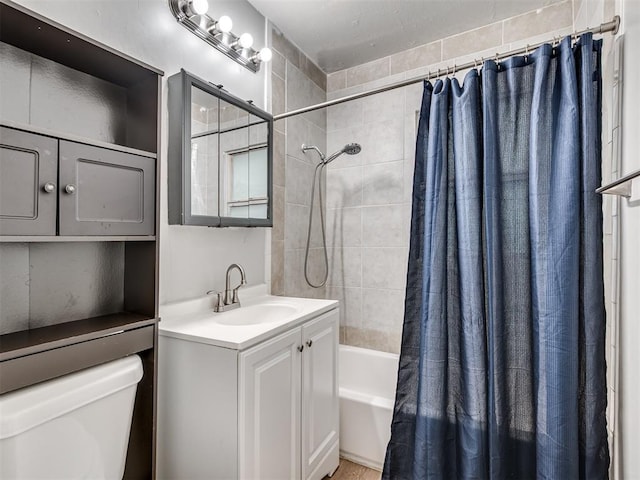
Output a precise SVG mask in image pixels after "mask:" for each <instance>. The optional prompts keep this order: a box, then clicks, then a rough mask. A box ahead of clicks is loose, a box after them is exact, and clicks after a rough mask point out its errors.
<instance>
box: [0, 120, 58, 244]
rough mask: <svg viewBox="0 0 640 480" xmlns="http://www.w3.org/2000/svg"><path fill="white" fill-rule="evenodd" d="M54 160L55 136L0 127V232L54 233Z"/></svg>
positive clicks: (24, 233) (56, 146)
mask: <svg viewBox="0 0 640 480" xmlns="http://www.w3.org/2000/svg"><path fill="white" fill-rule="evenodd" d="M57 162H58V141H57V140H55V139H53V138H49V137H44V136H42V135H36V134H34V133H28V132H22V131H20V130H14V129H12V128H7V127H0V235H55V234H56V183H57V178H58V172H57V169H58V165H57ZM45 185H46V189H45Z"/></svg>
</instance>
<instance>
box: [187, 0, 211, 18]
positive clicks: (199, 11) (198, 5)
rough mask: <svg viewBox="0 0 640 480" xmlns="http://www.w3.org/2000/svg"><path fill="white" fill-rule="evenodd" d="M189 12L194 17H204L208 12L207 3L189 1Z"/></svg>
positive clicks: (195, 0)
mask: <svg viewBox="0 0 640 480" xmlns="http://www.w3.org/2000/svg"><path fill="white" fill-rule="evenodd" d="M191 10H193V13H195V14H196V15H204V14H205V13H207V11H209V2H208V1H207V0H191Z"/></svg>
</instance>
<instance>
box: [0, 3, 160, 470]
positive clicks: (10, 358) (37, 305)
mask: <svg viewBox="0 0 640 480" xmlns="http://www.w3.org/2000/svg"><path fill="white" fill-rule="evenodd" d="M0 43H2V44H4V45H2V46H3V50H2V51H4V52H9V53H8V54H6V55H8V57H7V58H5V57H2V58H0V60H1V61H2V62H3V68H5V67H6V69H7V70H6V71H7V72H9V79H8V80H4V82H5V83H2V82H1V81H0V89H2V93H3V95H5V96H7V97H5V98H8V96H11V95H15V96H16V97H18V96H19V95H23V94H24V91H25V89H24V88H21V87H22V86H23V85H25V84H26V82H25V80H28V81H29V83H28V85H30V87H29V88H30V90H29V95H30V97H29V101H28V102H19V101H17V102H14V103H13V104H12V105H13V107H11V108H15V109H16V111H11V110H10V111H4V112H0V126H1V127H0V129H4V131H5V132H13V131H18V132H22V133H21V134H20V135H21V136H20V138H28V136H29V135H34V136H39V137H42V138H47V139H50V140H48V141H49V142H51V141H53V142H57V143H56V145H58V150H59V151H60V152H63V151H64V149H62V150H60V147H59V146H60V145H62V144H63V143H65V142H66V144H73V145H79V147H78V148H79V149H82V151H91V152H98V154H99V155H102V153H100V152H104V158H108V159H111V158H114V159H118V161H120V159H122V158H124V157H125V156H126V155H129V156H131V157H132V158H133V161H134V162H135V161H138V162H144V164H145V165H146V166H148V165H149V164H151V165H153V167H152V168H147V167H145V170H144V171H143V170H141V171H142V172H143V173H141V174H140V175H143V176H144V175H146V177H144V178H145V181H144V188H145V190H144V193H145V195H146V196H145V199H146V200H145V203H144V205H145V210H144V212H143V213H144V222H145V225H146V226H147V227H146V228H145V230H144V231H143V230H141V229H138V230H137V231H136V230H133V229H132V230H131V231H132V232H133V233H126V226H124V227H123V226H122V225H119V226H118V227H117V228H116V229H114V228H111V226H110V224H109V222H111V223H113V221H112V220H108V221H105V222H104V224H102V223H101V221H100V219H99V218H98V220H97V221H95V222H94V223H93V224H92V226H91V228H84V227H83V228H84V230H83V228H80V229H79V231H80V232H81V233H79V234H78V233H72V234H70V235H68V236H65V235H64V231H63V230H62V229H61V228H60V223H61V220H60V215H61V214H62V213H61V211H60V210H59V209H60V208H61V206H60V205H61V202H62V201H63V200H64V198H65V197H64V195H65V193H64V192H62V191H58V192H56V193H55V199H56V204H55V205H56V208H55V209H54V212H55V213H54V214H55V216H56V218H55V228H54V229H53V230H54V231H53V232H51V233H45V234H42V235H37V234H35V235H26V234H22V233H16V232H13V231H11V228H13V226H12V225H13V224H11V223H7V224H6V225H9V228H4V227H3V223H2V215H3V212H2V210H1V209H0V248H3V247H4V248H6V250H5V251H4V252H3V253H4V254H5V255H8V256H10V255H14V253H15V252H22V257H25V258H27V259H28V260H27V262H28V264H27V267H28V268H27V271H28V275H29V285H30V287H29V289H28V299H27V300H28V301H26V307H24V311H23V310H20V308H22V305H23V304H25V302H24V301H23V302H22V303H21V304H20V305H18V302H17V301H15V302H16V303H15V304H12V302H14V298H13V297H12V296H9V295H7V296H5V297H0V301H2V302H4V304H3V308H4V310H0V326H2V323H1V322H3V320H4V319H3V316H4V313H3V312H5V311H10V312H11V315H12V316H13V318H12V321H15V317H16V316H18V317H20V316H21V318H19V321H20V322H21V323H20V325H23V324H26V325H28V328H23V329H19V330H18V331H15V330H13V331H10V333H5V334H3V335H0V394H3V393H7V392H11V391H15V390H17V389H19V388H23V387H27V386H29V385H33V384H36V383H39V382H43V381H47V380H50V379H54V378H56V377H60V376H62V375H66V374H68V373H72V372H75V371H78V370H82V369H85V368H89V367H92V366H95V365H99V364H101V363H105V362H109V361H112V360H115V359H118V358H122V357H124V356H127V355H132V354H136V355H139V356H140V358H141V359H142V363H143V368H144V374H143V377H142V380H141V381H140V383H139V384H138V389H137V393H136V401H135V407H134V412H133V422H132V427H131V434H130V439H129V449H128V452H127V461H126V467H125V474H124V478H127V479H143V478H144V479H148V478H155V422H156V383H157V373H156V370H157V338H158V321H159V319H158V257H159V246H158V233H159V197H160V196H159V185H160V168H159V165H160V162H159V150H160V105H161V91H162V90H161V77H162V75H163V72H162V71H160V70H158V69H156V68H154V67H152V66H150V65H147V64H145V63H143V62H140V61H138V60H136V59H134V58H132V57H130V56H128V55H125V54H123V53H120V52H118V51H116V50H114V49H112V48H110V47H108V46H106V45H103V44H101V43H99V42H96V41H94V40H92V39H91V38H89V37H87V36H85V35H83V34H80V33H77V32H74V31H72V30H70V29H69V28H67V27H65V26H64V25H61V24H59V23H56V22H54V21H51V20H49V19H47V18H44V17H43V16H41V15H39V14H37V13H34V12H32V11H30V10H28V9H26V8H24V7H22V6H21V5H17V4H15V3H13V2H11V1H9V0H0ZM15 59H18V60H15ZM12 61H16V62H17V64H16V65H14V64H12V63H11V62H12ZM20 62H22V63H23V64H26V62H29V65H31V66H32V68H30V69H28V70H24V69H23V70H24V71H26V72H28V73H25V74H24V75H29V76H30V77H29V78H18V77H17V75H20V74H21V72H22V71H23V70H21V69H20V68H18V67H19V65H18V64H20ZM38 75H40V76H39V77H37V76H38ZM52 75H53V76H54V78H53V79H52V80H53V81H51V82H49V81H48V80H49V79H50V78H51V76H52ZM32 77H33V82H31V80H32ZM37 89H40V90H37ZM48 89H50V90H48ZM32 90H34V91H36V93H37V95H36V94H33V93H32ZM78 91H84V92H87V91H88V92H90V100H86V99H85V100H82V99H80V100H79V101H78V102H77V103H76V102H75V101H74V98H76V93H77V92H78ZM36 99H40V103H38V101H37V100H36ZM92 99H97V100H95V101H97V102H99V103H100V105H101V106H103V107H104V109H105V112H106V113H104V114H103V116H104V118H102V117H100V116H99V115H98V114H96V112H95V111H94V110H93V109H92V108H91V104H90V102H91V101H94V100H92ZM83 101H84V103H83ZM87 102H89V103H87ZM52 105H53V107H56V106H60V105H63V106H64V107H65V109H64V115H63V116H62V117H61V118H60V122H58V117H57V116H56V115H60V112H57V111H56V108H52ZM21 108H25V109H29V110H28V112H27V114H25V112H22V111H19V109H21ZM25 118H26V119H28V121H25ZM34 119H35V120H34ZM23 134H26V137H25V135H23ZM18 136H19V135H16V136H15V137H18ZM6 138H9V137H6ZM34 138H35V137H34ZM2 140H3V138H0V142H1V141H2ZM5 147H6V148H7V149H9V150H10V149H11V148H12V146H11V145H8V146H6V145H4V143H3V145H0V148H5ZM74 148H75V147H74ZM56 155H58V153H56ZM136 159H137V160H136ZM142 159H144V160H142ZM1 160H2V157H1V155H0V161H1ZM54 160H55V161H56V162H58V163H57V164H56V165H57V168H61V165H62V162H63V159H62V156H61V154H60V158H55V159H54ZM71 160H73V159H71ZM12 161H13V160H12ZM64 161H65V162H67V165H69V162H70V160H69V158H67V159H65V160H64ZM101 161H103V162H106V160H101ZM93 163H94V164H95V163H96V162H93ZM104 165H107V163H104ZM122 165H128V164H126V163H122ZM1 168H2V165H1V164H0V170H1ZM86 168H90V167H86ZM127 168H129V167H127ZM129 170H131V168H129ZM87 171H88V170H85V173H84V174H85V175H87V174H86V172H87ZM59 175H61V173H59ZM90 175H93V174H91V173H90ZM150 180H151V181H150ZM43 181H44V180H42V182H43ZM42 182H40V183H38V181H36V182H35V183H34V185H35V187H33V190H34V192H35V195H38V194H42V190H43V185H45V184H44V183H42ZM56 183H58V182H57V181H56ZM88 183H89V184H90V183H91V182H88ZM30 188H31V186H30ZM56 188H62V187H61V185H56ZM150 189H151V190H150ZM48 193H50V192H48ZM67 193H68V192H67ZM125 193H126V192H125ZM90 194H91V192H90V191H89V192H87V191H86V190H85V198H89V197H91V195H90ZM49 198H54V196H53V195H50V196H49ZM78 198H80V197H78ZM149 199H151V203H152V205H153V208H152V209H151V210H149V208H148V206H149ZM35 203H36V205H37V204H38V202H37V201H36V202H35ZM3 208H4V207H3ZM50 212H51V209H50V210H49V213H50ZM67 215H68V213H67ZM82 232H85V233H86V234H85V235H83V234H82ZM114 232H116V233H114ZM76 251H77V255H79V256H80V257H79V258H80V260H79V261H77V262H76V264H73V261H71V262H70V261H68V260H69V259H71V260H74V255H76ZM82 255H85V256H87V258H89V259H90V260H93V259H95V258H98V259H99V262H98V261H96V266H95V268H93V269H91V268H88V267H86V262H85V263H83V261H82V260H84V259H85V258H84V257H82ZM61 256H63V257H64V256H66V257H65V260H60V257H61ZM92 256H93V257H92ZM18 257H19V255H18V254H16V259H15V262H13V263H19V261H22V260H21V258H22V257H20V258H18ZM32 257H34V258H32ZM36 257H37V258H36ZM94 257H95V258H94ZM69 263H72V265H69ZM105 271H108V274H105V273H104V272H105ZM3 274H5V275H8V276H9V275H11V272H7V271H4V272H0V275H3ZM7 278H9V277H7ZM64 289H68V291H66V290H64ZM60 291H64V292H65V293H68V294H69V298H71V299H73V302H70V304H72V305H75V309H69V310H65V306H64V305H63V304H64V302H55V301H52V298H51V295H54V294H58V293H59V292H60ZM51 292H54V293H53V294H52V293H51ZM0 294H1V292H0ZM105 298H106V300H105ZM74 302H76V303H75V304H74ZM0 303H1V302H0ZM61 305H63V306H61ZM78 305H80V306H78ZM16 311H17V312H18V314H16ZM34 311H35V312H37V313H34ZM7 325H11V324H10V323H7ZM3 331H6V330H3Z"/></svg>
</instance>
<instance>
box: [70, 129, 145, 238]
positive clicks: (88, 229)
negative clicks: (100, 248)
mask: <svg viewBox="0 0 640 480" xmlns="http://www.w3.org/2000/svg"><path fill="white" fill-rule="evenodd" d="M154 230H155V159H153V158H149V157H142V156H139V155H133V154H128V153H123V152H116V151H113V150H108V149H104V148H99V147H93V146H88V145H81V144H77V143H72V142H66V141H61V142H60V235H153V234H154Z"/></svg>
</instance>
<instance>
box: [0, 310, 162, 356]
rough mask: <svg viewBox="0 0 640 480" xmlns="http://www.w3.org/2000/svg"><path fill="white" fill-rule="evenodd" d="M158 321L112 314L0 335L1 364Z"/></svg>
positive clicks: (135, 315) (123, 313)
mask: <svg viewBox="0 0 640 480" xmlns="http://www.w3.org/2000/svg"><path fill="white" fill-rule="evenodd" d="M156 322H157V319H155V318H150V317H147V316H145V315H139V314H136V313H127V312H121V313H114V314H111V315H102V316H100V317H92V318H87V319H84V320H75V321H73V322H65V323H59V324H57V325H51V326H48V327H40V328H33V329H30V330H23V331H20V332H14V333H8V334H5V335H0V362H3V361H6V360H10V359H12V358H17V357H22V356H25V355H33V354H35V353H39V352H43V351H46V350H52V349H55V348H60V347H64V346H66V345H70V344H74V343H81V342H86V341H89V340H95V339H97V338H100V337H108V336H110V335H114V334H116V333H118V332H122V331H126V330H132V329H136V328H140V327H145V326H148V325H153V324H154V323H156Z"/></svg>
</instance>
